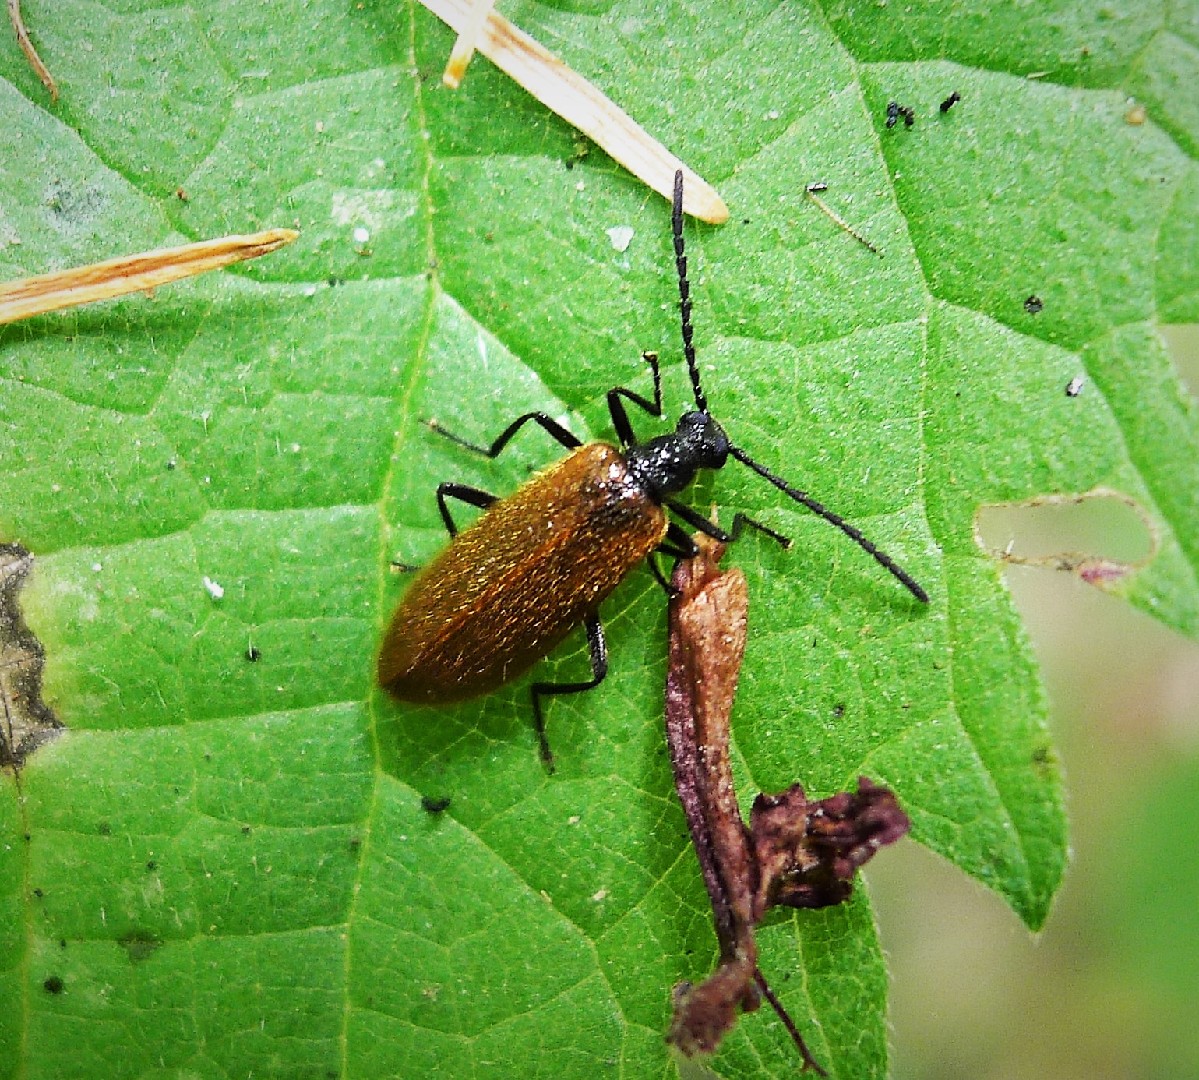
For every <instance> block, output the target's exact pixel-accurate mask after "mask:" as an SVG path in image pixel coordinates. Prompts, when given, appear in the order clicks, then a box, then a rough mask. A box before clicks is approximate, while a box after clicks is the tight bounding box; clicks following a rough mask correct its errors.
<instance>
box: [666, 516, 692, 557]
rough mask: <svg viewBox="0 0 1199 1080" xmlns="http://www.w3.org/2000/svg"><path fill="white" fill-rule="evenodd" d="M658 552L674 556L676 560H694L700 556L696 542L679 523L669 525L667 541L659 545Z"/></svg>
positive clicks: (672, 522) (674, 522)
mask: <svg viewBox="0 0 1199 1080" xmlns="http://www.w3.org/2000/svg"><path fill="white" fill-rule="evenodd" d="M658 550H659V551H660V552H662V554H663V555H673V556H674V557H675V558H676V559H694V558H695V556H696V555H698V554H699V548H698V547H697V546H696V544H695V541H694V540H692V539H691V537H690V536H688V535H687V530H686V529H684V528H683V527H682V526H681V525H680V524H679V523H678V522H677V521H671V522H668V523H667V525H666V539H665V540H664V541H663V542H662V543H660V544H659V545H658Z"/></svg>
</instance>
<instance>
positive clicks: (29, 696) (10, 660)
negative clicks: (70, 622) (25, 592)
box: [0, 544, 62, 769]
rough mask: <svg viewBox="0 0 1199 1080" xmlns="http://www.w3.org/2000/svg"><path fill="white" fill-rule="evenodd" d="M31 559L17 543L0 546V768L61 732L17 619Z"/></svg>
mask: <svg viewBox="0 0 1199 1080" xmlns="http://www.w3.org/2000/svg"><path fill="white" fill-rule="evenodd" d="M32 568H33V556H32V555H31V554H30V553H29V552H28V551H26V550H25V549H24V548H23V547H21V545H20V544H0V768H4V767H10V768H14V769H17V768H20V767H21V765H23V764H24V763H25V759H26V758H27V757H29V755H30V754H32V753H33V752H34V751H35V750H36V749H37V748H38V747H39V746H41V745H42V744H43V743H46V742H48V741H49V740H50V739H52V738H54V736H55V735H57V734H58V733H59V732H60V731H61V730H62V723H61V722H60V721H59V720H58V718H57V717H56V716H55V715H54V713H53V712H52V711H51V710H50V709H49V708H48V707H47V706H46V704H45V703H44V702H43V701H42V668H43V665H44V663H45V650H44V649H43V648H42V644H41V642H40V641H38V639H37V638H36V637H34V636H33V634H32V633H31V632H30V630H29V627H28V626H26V625H25V620H24V618H23V617H22V615H21V606H20V602H19V598H20V592H21V588H22V586H23V585H24V584H25V579H26V578H27V577H28V575H29V572H30V570H31V569H32Z"/></svg>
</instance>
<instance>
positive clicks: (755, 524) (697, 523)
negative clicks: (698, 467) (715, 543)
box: [665, 499, 791, 548]
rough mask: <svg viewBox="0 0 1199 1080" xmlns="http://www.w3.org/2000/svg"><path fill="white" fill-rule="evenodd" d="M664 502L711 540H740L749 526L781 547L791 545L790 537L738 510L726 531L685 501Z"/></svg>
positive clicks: (729, 542)
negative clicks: (731, 524)
mask: <svg viewBox="0 0 1199 1080" xmlns="http://www.w3.org/2000/svg"><path fill="white" fill-rule="evenodd" d="M665 502H666V505H667V506H669V507H670V509H671V510H673V511H674V512H675V513H676V514H678V515H679V517H681V518H682V519H683V520H684V521H685V522H687V524H688V525H690V526H692V527H693V528H696V529H699V531H700V532H702V533H704V534H705V535H706V536H710V537H712V539H713V540H719V541H720V542H721V543H722V544H731V543H732V542H733V541H734V540H740V539H741V534H742V533H743V532H745V530H746V528H750V529H756V530H757V531H758V532H760V533H765V534H766V535H767V536H769V537H770V539H771V540H775V541H777V542H778V543H779V544H780V545H781V546H782V547H785V548H789V547H790V546H791V537H789V536H784V535H783V534H782V533H781V532H775V530H774V529H772V528H771V527H770V526H769V525H763V524H762V523H761V522H760V521H755V520H754V519H753V518H751V517H747V516H746V515H745V514H742V513H741V512H740V511H738V512H737V513H736V514H735V515H734V516H733V529H732V532H726V531H725V530H724V529H722V528H721V527H720V526H719V525H717V524H716V522H714V521H709V520H708V519H707V518H706V517H704V516H703V515H702V514H699V513H697V512H696V511H694V510H692V509H691V507H690V506H688V505H687V504H686V503H681V502H677V501H676V500H674V499H667V500H665ZM672 524H673V523H672ZM666 535H667V536H668V537H670V531H669V530H667V533H666ZM671 539H673V537H671Z"/></svg>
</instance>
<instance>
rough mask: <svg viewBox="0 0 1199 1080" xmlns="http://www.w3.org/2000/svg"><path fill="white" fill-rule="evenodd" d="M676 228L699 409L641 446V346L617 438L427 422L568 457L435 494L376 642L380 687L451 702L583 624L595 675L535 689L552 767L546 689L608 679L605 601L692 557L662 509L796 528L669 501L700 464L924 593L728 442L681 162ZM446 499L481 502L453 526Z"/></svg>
mask: <svg viewBox="0 0 1199 1080" xmlns="http://www.w3.org/2000/svg"><path fill="white" fill-rule="evenodd" d="M671 228H672V232H673V237H674V254H675V267H676V270H677V273H678V281H679V308H680V314H681V321H682V336H683V354H684V357H685V358H686V361H687V370H688V372H689V374H690V377H691V388H692V393H693V395H694V398H695V408H694V409H693V410H691V411H689V412H685V413H684V414H683V415H682V416H681V417H680V418H679V421H678V423H677V425H676V426H675V430H674V431H673V432H672V433H670V434H667V435H658V436H656V437H654V438H651V439H647V440H645V441H643V442H642V441H638V439H637V437H636V435H635V433H634V431H633V427H632V424H631V423H630V421H629V416H628V413H627V411H626V408H625V402H626V401H628V402H630V403H632V404H633V405H636V406H637V407H638V408H640V409H643V410H645V411H646V412H648V413H650V414H651V415H653V416H656V417H659V418H661V417H662V416H663V410H662V380H661V373H660V370H659V365H658V358H657V355H656V354H654V353H645V354H644V359H645V360H646V362H647V363H648V364H649V367H650V371H651V373H652V376H653V385H654V397H653V400H652V401H650V400H648V399H647V398H645V397H643V396H642V395H640V394H638V393H635V392H634V391H632V390H628V389H626V388H625V387H623V386H618V387H614V388H613V389H611V390H609V391H608V394H607V403H608V413H609V415H610V416H611V419H612V427H613V429H614V430H615V432H616V436H617V439H618V441H619V446H614V445H612V444H610V443H604V442H592V443H586V444H584V443H583V442H581V440H579V439H578V438H576V437H575V436H574V435H573V434H572V433H571V432H570V431H568V430H567V429H566V428H565V427H563V426H562V425H561V424H559V423H558V422H557V421H556V420H554V419H553V418H552V417H550V416H549V415H547V414H546V413H544V412H529V413H525V414H524V415H523V416H519V417H517V418H516V419H515V420H513V421H512V423H511V424H509V425H508V426H507V427H506V428H505V429H504V430H503V431H502V432H500V434H499V436H498V437H497V438H496V439H495V441H494V442H492V443H491V445H490V446H477V445H475V444H474V443H470V442H467V441H466V440H465V439H461V438H459V437H458V436H457V435H454V434H452V433H450V432H448V431H446V430H445V428H443V427H441V426H440V425H439V424H437V422H436V421H429V426H430V427H432V428H433V429H434V430H436V431H437V432H439V433H440V434H442V435H444V436H446V437H447V438H449V439H451V440H452V441H453V442H456V443H458V444H459V445H461V446H463V447H465V448H467V449H468V450H471V451H473V452H475V453H479V454H483V455H485V456H486V457H488V458H495V457H498V456H499V455H500V453H501V452H502V451H503V450H504V448H505V447H506V446H507V445H508V443H509V442H510V441H511V440H512V438H513V436H514V435H516V433H517V432H518V431H520V430H521V429H522V428H524V427H525V426H526V425H527V424H536V425H538V426H539V427H541V428H542V429H543V430H544V431H545V432H547V433H548V434H549V435H550V436H551V437H552V438H554V439H556V440H557V441H558V442H559V443H561V444H562V445H563V446H564V447H566V448H567V450H568V451H569V453H568V454H567V455H566V457H564V458H562V459H561V460H560V461H558V462H557V463H556V464H554V465H551V466H550V467H549V468H547V469H545V470H543V471H542V472H540V473H538V474H536V475H535V476H534V477H532V478H531V479H530V480H528V481H527V482H526V483H525V484H524V485H523V486H522V487H520V488H518V489H517V491H516V492H515V493H513V494H512V495H509V496H508V497H507V498H504V499H500V498H497V497H496V496H495V495H492V494H491V493H490V492H487V491H482V490H480V489H478V488H474V487H469V486H467V485H465V484H456V483H452V482H444V483H441V484H439V485H438V488H437V505H438V508H439V510H440V512H441V518H442V521H443V522H444V523H445V527H446V529H447V531H448V532H449V534H450V536H451V538H452V539H451V543H450V545H449V547H447V548H446V549H445V550H443V551H442V552H441V554H440V555H438V556H437V557H436V558H435V559H434V560H433V561H432V562H431V563H429V564H428V565H427V566H425V567H424V568H423V569H422V570H420V571H419V572H418V573H417V575H416V577H415V578H414V580H413V582H412V584H411V585H410V586H409V588H408V591H407V592H406V593H405V595H404V596H403V598H402V599H401V601H400V603H399V606H398V607H397V608H396V611H395V614H394V615H393V616H392V619H391V624H390V627H389V628H388V630H387V634H386V635H385V637H384V640H383V645H382V648H381V650H380V652H379V660H378V679H379V684H380V685H381V686H382V687H383V688H384V689H385V690H387V691H388V692H389V693H390V694H391V695H393V696H394V697H396V698H397V699H399V700H401V701H414V702H433V703H448V702H454V701H461V700H465V699H467V698H473V697H477V696H479V695H481V694H485V693H488V692H489V691H491V690H494V689H496V688H497V687H498V686H500V685H501V684H503V683H505V682H508V681H509V680H510V679H513V678H515V677H516V676H517V675H520V674H522V673H523V672H525V671H526V670H527V669H528V668H530V667H531V666H532V665H533V664H534V663H535V662H536V661H538V660H540V659H542V658H543V657H545V656H546V655H547V654H548V653H549V652H550V651H551V650H552V649H553V648H554V647H555V646H556V645H558V643H559V642H561V641H562V640H563V639H564V638H565V637H566V635H567V634H568V633H569V632H570V631H571V630H572V629H573V628H574V627H576V626H578V625H579V624H580V623H581V624H582V625H583V626H584V627H585V629H586V633H587V643H588V648H589V651H590V656H591V678H590V679H587V680H586V681H582V682H568V683H548V682H537V683H534V684H533V686H532V698H533V718H534V725H535V728H536V732H537V737H538V740H539V743H540V749H541V757H542V759H543V760H544V761H545V763H546V765H547V766H549V767H550V768H551V769H552V767H553V755H552V754H551V752H550V747H549V742H548V740H547V739H546V734H545V717H544V713H543V711H542V699H543V698H545V697H550V696H553V695H560V694H576V693H579V692H581V691H584V690H590V689H592V688H593V687H596V686H598V685H599V684H600V683H601V682H602V681H603V680H604V677H605V676H606V675H607V672H608V650H607V645H606V643H605V640H604V632H603V627H602V626H601V624H600V620H599V606H600V604H601V603H602V601H603V600H604V599H605V598H606V597H607V596H608V595H609V594H610V593H611V592H612V591H613V590H614V589H615V588H616V586H617V585H618V584H619V583H620V582H621V580H623V578H624V577H625V576H626V575H627V574H628V573H629V572H630V571H631V570H632V569H633V568H634V567H635V566H637V565H638V564H639V563H640V562H641V561H642V560H643V559H648V560H649V566H650V569H651V571H652V572H653V574H654V576H655V577H656V578H657V580H658V582H659V583H660V584H661V585H662V586H663V587H664V588H665V589H666V590H667V593H668V594H670V593H671V588H670V585H669V584H668V583H667V582H666V580H665V578H664V577H663V575H662V572H661V570H659V569H658V567H657V564H656V563H655V562H654V559H653V555H654V554H655V553H661V554H663V555H666V556H673V557H675V558H690V557H692V556H694V555H695V554H696V553H697V549H696V546H695V543H694V541H693V540H692V539H691V537H690V536H689V535H688V534H687V533H686V532H685V531H684V530H683V528H682V527H681V526H680V525H679V524H678V523H677V522H673V521H670V520H669V519H668V518H667V515H666V510H667V509H669V510H671V511H672V512H673V513H674V514H676V515H677V516H678V517H679V518H681V519H682V521H684V522H686V524H688V525H690V526H691V527H692V528H694V529H698V530H699V531H700V532H703V533H706V534H707V535H708V536H711V537H713V538H714V539H716V540H719V541H722V542H724V543H729V542H731V541H733V540H736V539H737V538H738V537H739V536H740V535H741V532H742V530H743V528H745V527H746V526H751V527H753V528H756V529H758V530H759V531H761V532H764V533H766V534H767V535H768V536H770V537H772V538H773V539H775V540H776V541H778V542H779V543H780V544H782V545H783V546H789V545H790V540H789V539H788V538H787V537H785V536H783V535H781V534H780V533H776V532H775V531H774V530H772V529H769V528H767V527H766V526H765V525H762V524H761V523H759V522H755V521H753V519H751V518H748V517H746V516H745V515H744V514H740V513H738V514H737V515H736V516H735V517H734V519H733V526H732V529H731V530H729V531H725V530H724V529H722V528H720V527H719V526H718V525H716V524H715V523H714V522H712V521H709V520H708V519H707V518H706V517H704V516H703V515H701V514H699V513H698V512H697V511H695V510H693V509H692V508H691V507H689V506H687V505H686V504H684V503H681V502H679V501H678V500H676V499H675V498H674V497H673V496H675V495H677V494H678V493H679V492H681V491H682V490H683V489H684V488H686V487H687V486H688V485H689V484H690V483H691V482H692V481H693V480H694V479H695V476H696V474H697V472H698V471H699V470H700V469H720V468H722V467H723V466H724V465H725V464H726V462H727V461H728V459H729V458H730V457H731V458H735V459H736V460H737V461H740V462H741V463H742V464H744V465H746V466H747V467H748V468H750V469H752V470H753V471H754V472H755V473H757V474H758V475H759V476H761V477H762V478H763V479H765V480H767V481H768V482H769V483H771V484H773V485H774V486H775V487H776V488H778V489H779V490H780V491H781V492H783V493H784V494H785V495H787V496H788V497H790V498H791V499H793V500H794V501H795V502H798V503H800V504H801V505H802V506H805V507H806V508H807V509H808V510H810V511H811V512H812V513H814V514H816V515H817V516H819V517H821V518H823V519H824V520H825V521H827V522H829V523H830V524H832V525H834V526H836V527H837V528H838V529H840V530H841V531H842V532H843V533H845V535H846V536H848V537H849V538H850V539H851V540H853V541H854V542H855V543H856V544H857V545H858V546H859V547H860V548H862V549H863V550H864V551H866V552H867V553H868V554H870V555H871V556H873V557H874V559H875V560H876V561H877V562H878V563H879V564H880V565H881V566H883V567H884V568H885V569H886V570H887V571H888V572H890V573H891V574H892V575H893V576H894V577H895V578H896V579H897V580H899V581H900V582H901V583H902V584H903V585H904V586H905V587H906V588H907V590H908V591H909V592H910V593H911V594H912V595H913V596H914V597H916V599H917V600H920V601H921V602H923V603H927V602H928V595H927V593H925V591H924V589H923V588H921V586H920V585H919V583H918V582H917V581H916V580H915V579H914V578H913V577H912V576H911V575H910V574H909V573H908V572H907V571H906V570H904V569H903V568H902V567H901V566H900V565H899V564H898V563H897V562H895V560H894V559H892V558H891V557H890V556H889V555H887V554H886V553H885V552H883V551H881V550H880V549H879V548H878V547H876V546H875V544H874V543H873V542H872V541H870V540H869V539H867V538H866V536H864V535H863V534H862V533H861V531H859V530H858V529H857V528H856V527H855V526H853V525H851V524H850V523H849V522H847V521H845V520H844V519H843V518H841V517H840V516H839V515H837V514H835V513H833V512H832V511H831V510H829V509H827V508H826V507H825V506H823V505H822V504H821V503H819V502H817V501H816V500H815V499H813V498H812V497H811V496H809V495H808V494H807V493H806V492H803V491H800V490H798V489H796V488H794V487H791V486H790V485H789V484H788V483H787V482H786V481H785V480H783V479H782V478H781V477H778V476H776V475H775V474H774V473H773V472H771V471H770V470H769V469H767V468H766V467H765V466H763V465H761V464H759V463H758V462H757V461H755V460H754V459H753V458H752V457H750V456H749V454H747V453H746V452H745V451H744V450H742V449H741V448H740V447H739V446H736V445H735V444H733V443H732V442H731V441H730V440H729V438H728V436H727V435H726V434H725V432H724V429H723V428H722V427H721V426H720V424H718V423H717V422H716V420H715V419H713V417H712V415H711V413H710V412H709V410H708V401H707V398H706V397H705V395H704V392H703V388H702V386H701V385H700V377H699V368H698V366H697V363H696V358H695V347H694V345H693V342H692V337H693V330H692V326H691V288H690V284H689V282H688V279H687V258H686V254H685V251H684V246H683V174H682V172H681V171H680V172H677V173H675V178H674V199H673V206H672V212H671ZM449 499H455V500H457V501H459V502H464V503H466V504H468V505H470V506H475V507H478V508H479V509H481V510H482V511H483V513H482V514H481V515H480V516H479V517H478V519H477V520H476V521H475V522H474V523H473V524H472V525H470V526H469V527H468V528H466V529H464V530H462V531H459V530H458V526H457V525H456V523H455V522H454V519H453V517H452V516H451V514H450V511H449V506H448V504H447V500H449Z"/></svg>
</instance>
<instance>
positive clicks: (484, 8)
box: [441, 0, 495, 90]
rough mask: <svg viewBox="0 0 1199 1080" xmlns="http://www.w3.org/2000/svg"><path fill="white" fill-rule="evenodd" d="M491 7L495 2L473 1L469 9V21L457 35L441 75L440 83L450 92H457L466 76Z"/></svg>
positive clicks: (490, 0)
mask: <svg viewBox="0 0 1199 1080" xmlns="http://www.w3.org/2000/svg"><path fill="white" fill-rule="evenodd" d="M493 7H495V0H474V6H473V7H472V8H471V9H470V20H469V22H467V24H466V26H465V27H463V29H462V31H461V33H459V34H458V40H457V41H455V42H454V48H453V51H452V52H451V53H450V59H449V61H448V62H447V63H446V66H445V71H443V72H442V74H441V81H442V82H443V83H444V84H445V85H446V86H448V87H449V88H450V89H451V90H457V89H458V87H459V86H460V85H461V84H462V76H463V75H465V74H466V67H467V65H468V64H469V63H470V60H471V57H472V56H474V55H475V47H476V46H477V44H478V42H479V35H480V34H481V33H482V32H483V27H484V26H486V25H487V16H488V15H490V14H491V9H492V8H493Z"/></svg>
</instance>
